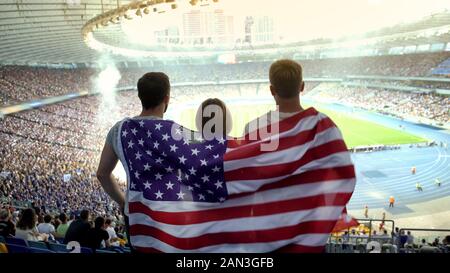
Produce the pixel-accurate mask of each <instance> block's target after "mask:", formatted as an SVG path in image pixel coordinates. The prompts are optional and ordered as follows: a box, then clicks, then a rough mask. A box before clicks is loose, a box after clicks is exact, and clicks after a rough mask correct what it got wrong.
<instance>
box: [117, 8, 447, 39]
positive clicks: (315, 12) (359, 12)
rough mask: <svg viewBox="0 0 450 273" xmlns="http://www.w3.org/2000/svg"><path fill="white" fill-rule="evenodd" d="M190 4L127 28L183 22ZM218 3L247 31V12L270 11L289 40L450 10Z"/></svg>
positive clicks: (367, 28) (279, 31) (280, 32)
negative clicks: (183, 14)
mask: <svg viewBox="0 0 450 273" xmlns="http://www.w3.org/2000/svg"><path fill="white" fill-rule="evenodd" d="M178 2H179V3H181V2H185V3H187V2H188V1H187V0H186V1H181V0H178ZM188 7H189V4H187V5H186V6H183V4H179V8H178V9H177V10H175V11H173V10H172V11H171V12H170V13H166V14H165V15H156V14H154V15H152V16H146V17H147V18H145V19H144V21H139V20H131V21H129V22H128V26H126V27H125V28H128V29H129V31H130V32H131V31H133V30H136V33H142V32H141V31H142V29H143V28H145V29H146V30H152V29H158V28H161V27H162V26H164V25H166V24H170V23H173V22H178V24H181V18H182V16H181V15H182V13H183V12H186V10H187V8H188ZM214 7H216V6H214ZM217 7H220V8H222V9H223V10H224V11H225V13H226V14H227V15H232V16H234V17H235V32H238V33H239V32H243V26H244V24H243V21H244V18H245V17H246V16H248V15H253V16H263V15H268V16H271V17H273V18H274V21H275V24H276V31H277V34H278V35H279V36H282V37H283V40H284V41H285V42H292V41H304V40H310V39H315V38H339V37H342V36H347V35H352V34H360V33H365V32H368V31H371V30H376V29H380V28H383V27H386V26H392V25H395V24H398V23H402V22H403V23H404V22H410V21H414V20H417V19H420V18H423V17H424V16H427V15H430V14H432V13H435V12H440V11H443V10H445V9H447V10H450V0H271V1H269V0H220V1H219V4H218V6H217ZM144 22H145V23H144Z"/></svg>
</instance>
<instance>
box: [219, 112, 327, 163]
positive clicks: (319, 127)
mask: <svg viewBox="0 0 450 273" xmlns="http://www.w3.org/2000/svg"><path fill="white" fill-rule="evenodd" d="M334 126H335V125H334V123H333V121H332V120H331V119H329V118H324V119H322V120H320V121H319V122H317V123H316V126H314V127H313V128H312V129H311V130H307V131H302V132H299V133H298V134H296V135H294V136H290V137H284V138H281V139H279V145H278V148H277V150H276V152H278V151H282V150H286V149H289V148H292V147H295V146H300V145H303V144H305V143H307V142H310V141H312V140H314V137H315V136H316V134H318V133H321V132H323V131H325V130H327V129H329V128H332V127H334ZM270 142H271V140H267V141H263V142H259V143H254V144H251V145H248V146H244V147H241V148H240V149H237V150H232V151H230V152H228V153H226V154H225V156H224V161H228V160H237V159H242V158H248V157H254V156H258V155H261V154H265V153H272V152H274V151H262V150H261V145H262V144H267V143H270Z"/></svg>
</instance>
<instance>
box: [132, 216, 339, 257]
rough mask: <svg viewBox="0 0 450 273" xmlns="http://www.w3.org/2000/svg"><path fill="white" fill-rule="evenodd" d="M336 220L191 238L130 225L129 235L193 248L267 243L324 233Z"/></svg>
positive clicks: (331, 227)
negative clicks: (148, 237)
mask: <svg viewBox="0 0 450 273" xmlns="http://www.w3.org/2000/svg"><path fill="white" fill-rule="evenodd" d="M335 223H336V221H335V220H332V221H311V222H303V223H300V224H297V225H293V226H288V227H281V228H275V229H266V230H253V231H237V232H221V233H212V234H203V235H201V236H198V237H192V238H178V237H175V236H172V235H171V234H168V233H166V232H164V231H163V230H160V229H158V228H155V227H151V226H145V225H132V226H130V235H131V236H151V237H154V238H157V239H158V240H160V241H162V242H164V243H166V244H168V245H170V246H172V247H175V248H178V249H182V250H193V249H199V248H202V247H208V246H213V245H221V244H246V243H267V242H275V241H280V240H289V239H292V238H295V237H296V236H298V235H302V234H311V233H314V234H326V233H329V232H330V230H332V229H333V227H334V225H335Z"/></svg>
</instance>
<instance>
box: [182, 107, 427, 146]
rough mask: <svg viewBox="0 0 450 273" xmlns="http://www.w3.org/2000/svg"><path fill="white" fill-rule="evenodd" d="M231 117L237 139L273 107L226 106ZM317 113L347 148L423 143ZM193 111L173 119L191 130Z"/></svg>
mask: <svg viewBox="0 0 450 273" xmlns="http://www.w3.org/2000/svg"><path fill="white" fill-rule="evenodd" d="M229 108H230V111H231V113H232V116H233V130H232V132H231V135H232V136H234V137H240V136H242V134H243V131H244V127H245V125H246V124H247V122H249V121H251V120H253V119H255V118H257V117H259V116H261V115H263V114H264V113H267V112H268V111H270V110H274V109H275V106H273V105H264V104H263V105H248V106H235V105H231V106H229ZM316 109H318V110H319V111H321V112H323V113H325V114H326V115H328V116H329V117H330V118H331V119H332V120H333V121H334V122H335V123H336V124H337V125H338V127H339V128H340V129H341V131H342V133H343V135H344V139H345V142H346V143H347V146H348V147H357V146H365V145H382V144H384V145H395V144H410V143H418V142H423V141H426V140H425V139H423V138H420V137H417V136H414V135H411V134H409V133H406V132H403V131H400V130H394V129H391V128H387V127H384V126H381V125H378V124H375V123H372V122H368V121H365V120H361V119H357V118H353V117H351V116H349V115H346V114H342V113H339V112H334V111H330V110H328V109H321V108H318V107H316ZM196 111H197V110H196V109H187V110H184V111H183V112H181V113H180V116H179V117H178V118H177V119H176V120H177V121H178V122H179V123H181V124H182V125H183V126H185V127H187V128H191V129H193V128H195V114H196Z"/></svg>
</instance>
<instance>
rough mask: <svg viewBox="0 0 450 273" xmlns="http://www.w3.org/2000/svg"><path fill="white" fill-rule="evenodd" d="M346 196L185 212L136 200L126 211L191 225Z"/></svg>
mask: <svg viewBox="0 0 450 273" xmlns="http://www.w3.org/2000/svg"><path fill="white" fill-rule="evenodd" d="M350 197H351V193H332V194H322V195H316V196H310V197H303V198H298V199H292V200H283V201H276V202H270V203H264V204H251V205H244V206H238V207H230V208H219V209H212V210H204V211H186V212H185V211H183V212H165V211H154V210H152V209H150V208H149V207H147V206H146V205H144V204H142V203H140V202H134V203H130V204H129V211H130V214H133V213H142V214H145V215H147V216H149V217H150V218H152V219H153V220H154V221H157V222H160V223H164V224H169V225H194V224H201V223H207V222H214V221H223V220H229V219H237V218H246V217H258V216H266V215H272V214H279V213H287V212H292V211H299V210H308V209H314V208H317V207H321V206H345V205H346V204H347V202H348V200H349V199H350ZM131 217H132V215H131Z"/></svg>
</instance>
